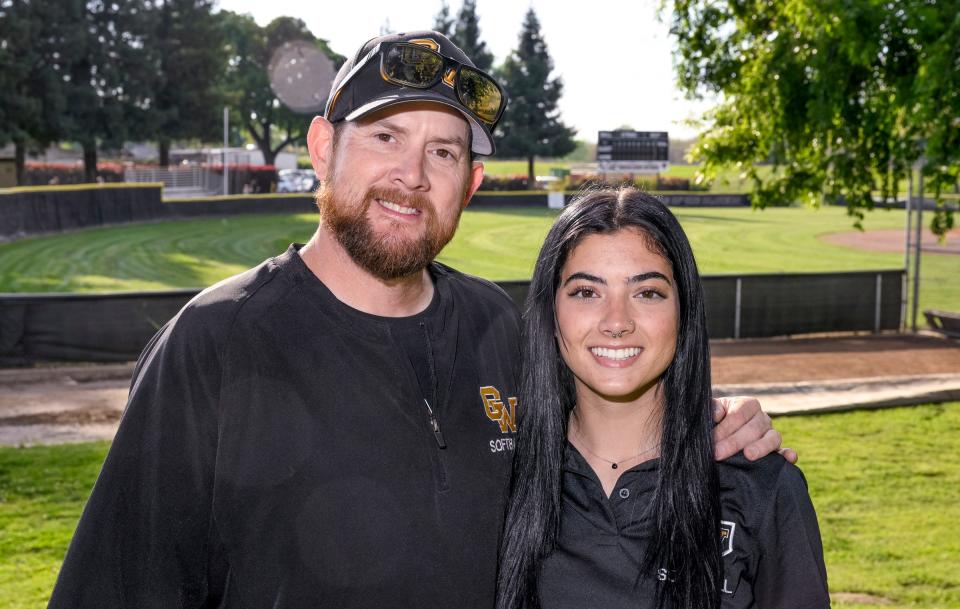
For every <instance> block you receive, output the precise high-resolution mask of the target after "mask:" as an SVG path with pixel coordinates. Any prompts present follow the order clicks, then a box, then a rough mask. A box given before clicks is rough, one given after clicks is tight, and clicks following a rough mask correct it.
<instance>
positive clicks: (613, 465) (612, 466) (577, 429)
mask: <svg viewBox="0 0 960 609" xmlns="http://www.w3.org/2000/svg"><path fill="white" fill-rule="evenodd" d="M573 433H574V434H575V435H576V436H577V438H578V439H579V440H580V443H581V444H583V447H584V448H585V449H587V452H588V453H590V454H591V455H593V456H594V457H596V458H597V459H600V460H601V461H603V462H605V463H609V464H610V469H617V468H619V467H620V466H621V465H622V464H624V463H626V462H628V461H633V460H634V459H639V458H640V457H641V456H642V455H645V454H646V453H648V452H650V451H651V450H653V449H654V448H656V447H657V444H656V443H654V444H653V445H651V446H648V447H647V448H644V449H643V450H641V451H640V452H638V453H637V454H635V455H634V456H632V457H627V458H626V459H621V460H619V461H612V460H610V459H607V458H606V457H601V456H600V455H598V454H597V453H595V452H593V451H592V450H590V447H589V446H587V441H586V440H585V439H584V438H583V436H582V435H580V419H579V418H578V419H577V426H576V427H575V428H574V429H573Z"/></svg>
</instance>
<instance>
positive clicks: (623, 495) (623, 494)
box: [620, 488, 630, 499]
mask: <svg viewBox="0 0 960 609" xmlns="http://www.w3.org/2000/svg"><path fill="white" fill-rule="evenodd" d="M629 496H630V489H628V488H622V489H620V498H621V499H626V498H627V497H629Z"/></svg>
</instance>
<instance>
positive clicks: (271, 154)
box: [260, 144, 280, 165]
mask: <svg viewBox="0 0 960 609" xmlns="http://www.w3.org/2000/svg"><path fill="white" fill-rule="evenodd" d="M260 151H261V152H262V153H263V164H264V165H273V163H274V161H276V160H277V153H278V152H280V150H279V149H277V150H273V149H271V148H270V144H267V145H266V146H264V147H263V148H261V149H260Z"/></svg>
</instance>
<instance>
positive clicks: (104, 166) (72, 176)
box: [23, 162, 123, 186]
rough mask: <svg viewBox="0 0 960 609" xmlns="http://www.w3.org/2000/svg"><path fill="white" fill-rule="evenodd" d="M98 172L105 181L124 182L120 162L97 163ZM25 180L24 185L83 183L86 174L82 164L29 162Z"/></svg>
mask: <svg viewBox="0 0 960 609" xmlns="http://www.w3.org/2000/svg"><path fill="white" fill-rule="evenodd" d="M97 173H98V174H99V175H100V177H101V178H103V181H104V182H123V166H122V165H121V164H120V163H110V162H103V163H97ZM23 182H24V183H23V186H46V185H48V184H82V183H84V182H86V176H85V174H84V171H83V165H82V164H73V163H32V162H27V164H26V166H25V167H24V172H23Z"/></svg>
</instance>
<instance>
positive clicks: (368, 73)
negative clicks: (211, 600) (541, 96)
mask: <svg viewBox="0 0 960 609" xmlns="http://www.w3.org/2000/svg"><path fill="white" fill-rule="evenodd" d="M397 42H400V43H409V44H417V45H421V46H424V47H427V48H429V49H430V50H432V51H435V52H436V53H439V54H440V55H442V56H443V57H445V58H447V59H452V60H453V61H455V62H457V63H459V64H461V65H463V66H468V67H470V68H473V70H475V71H476V72H478V73H480V74H483V73H482V72H480V71H479V70H477V69H476V66H474V64H473V62H472V61H471V60H470V58H469V57H467V56H466V54H465V53H464V52H463V51H461V50H460V48H459V47H457V45H455V44H453V43H452V42H451V41H450V39H449V38H447V37H446V36H444V35H443V34H441V33H439V32H434V31H432V30H420V31H416V32H405V33H401V34H389V35H386V36H378V37H376V38H372V39H370V40H368V41H367V42H366V43H364V44H363V46H361V47H360V49H359V50H358V51H357V52H356V54H355V55H354V56H353V57H350V58H349V59H347V61H346V63H344V64H343V66H341V67H340V71H339V72H337V76H336V78H334V79H333V84H332V86H331V87H330V95H329V96H328V98H327V107H326V110H325V111H324V117H325V118H326V119H327V120H328V121H330V122H331V123H337V122H339V121H344V120H346V121H352V120H356V119H358V118H360V117H362V116H364V115H366V114H368V113H370V112H373V111H374V110H378V109H380V108H385V107H387V106H393V105H397V104H402V103H407V102H412V101H432V102H437V103H440V104H444V105H445V106H449V107H451V108H453V109H455V110H458V111H460V113H461V114H463V116H464V118H466V119H467V123H468V124H469V125H470V128H471V131H472V132H473V145H472V150H473V152H474V153H475V154H480V155H491V154H493V153H494V150H495V147H494V143H493V136H492V131H493V128H494V127H495V126H496V121H497V120H499V117H500V115H501V114H502V107H501V108H500V111H499V112H498V113H497V114H496V119H494V120H493V121H492V123H490V122H487V121H483V120H481V119H480V118H479V117H478V116H477V115H476V114H475V113H474V112H473V111H471V110H470V108H468V107H467V106H466V105H464V103H463V102H462V101H461V100H460V98H459V97H458V94H457V91H456V90H455V88H454V86H453V85H451V84H449V83H447V82H445V79H442V78H440V79H437V82H436V83H435V84H433V85H432V86H430V87H429V88H418V87H412V86H403V85H400V84H396V83H394V82H391V81H389V80H387V78H386V77H385V76H383V75H382V74H381V66H380V59H379V56H378V53H377V50H378V49H382V48H384V47H386V46H388V45H389V44H390V43H397ZM371 53H373V54H374V55H371ZM485 76H486V77H488V78H490V81H491V82H493V84H494V85H495V86H496V87H497V89H500V87H499V85H496V82H495V81H493V79H492V77H490V76H489V75H485ZM500 95H501V96H502V101H501V103H500V105H501V106H505V105H506V97H505V95H503V92H502V89H500Z"/></svg>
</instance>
